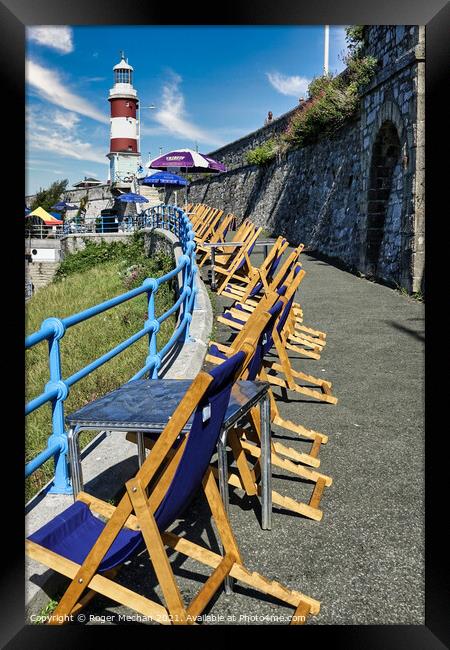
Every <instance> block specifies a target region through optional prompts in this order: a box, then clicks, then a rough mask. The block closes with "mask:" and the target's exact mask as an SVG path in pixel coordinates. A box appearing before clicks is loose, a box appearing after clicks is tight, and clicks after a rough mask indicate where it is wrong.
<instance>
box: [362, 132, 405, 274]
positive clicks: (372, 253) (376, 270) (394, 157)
mask: <svg viewBox="0 0 450 650" xmlns="http://www.w3.org/2000/svg"><path fill="white" fill-rule="evenodd" d="M402 176H403V170H402V146H401V142H400V137H399V134H398V131H397V128H396V126H395V124H394V123H393V122H392V121H391V120H385V121H384V122H383V123H382V124H381V126H380V128H379V130H378V132H377V134H376V137H375V140H374V143H373V147H372V156H371V161H370V170H369V183H368V197H367V198H368V201H367V228H366V242H365V261H366V269H367V273H369V274H370V275H373V276H374V277H379V278H383V279H388V280H396V279H397V278H399V276H400V273H401V247H402V246H401V231H402V228H401V222H402V205H403V178H402Z"/></svg>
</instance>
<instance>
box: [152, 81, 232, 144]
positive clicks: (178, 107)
mask: <svg viewBox="0 0 450 650" xmlns="http://www.w3.org/2000/svg"><path fill="white" fill-rule="evenodd" d="M181 81H182V79H181V77H180V75H178V74H176V73H173V74H172V78H171V79H170V80H169V81H167V82H166V83H165V84H164V86H163V90H162V96H161V106H160V107H158V108H157V110H156V111H155V112H154V114H153V119H154V120H155V121H156V122H158V124H160V125H161V126H162V127H163V132H166V133H172V134H173V135H177V136H181V137H183V138H186V139H188V140H190V141H191V142H194V141H198V142H204V143H206V144H212V145H222V144H223V140H221V139H219V138H218V137H217V135H215V134H213V133H210V132H208V131H206V130H204V129H201V128H200V127H198V126H196V125H195V124H193V123H192V122H190V121H189V120H188V119H187V114H186V110H185V102H184V96H183V94H182V93H181V91H180V88H179V86H180V83H181ZM142 133H143V134H146V135H153V134H156V131H155V130H154V129H152V128H150V129H148V128H144V129H142Z"/></svg>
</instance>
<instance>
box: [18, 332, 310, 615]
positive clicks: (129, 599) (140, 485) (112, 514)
mask: <svg viewBox="0 0 450 650" xmlns="http://www.w3.org/2000/svg"><path fill="white" fill-rule="evenodd" d="M253 351H254V350H253V347H252V346H251V345H248V346H247V348H246V350H243V351H241V352H239V353H237V354H235V355H233V356H232V357H231V358H230V359H228V360H227V361H226V362H225V363H224V364H223V365H221V366H219V367H218V368H215V369H214V370H213V371H211V372H210V373H205V372H201V373H199V374H198V375H197V377H196V379H195V380H194V382H193V383H192V385H191V387H190V388H189V390H188V391H187V393H186V395H185V397H184V398H183V400H182V402H181V403H180V404H179V406H178V408H177V409H176V411H175V412H174V414H173V416H172V418H171V420H170V421H169V423H168V424H167V426H166V428H165V429H164V431H163V433H162V434H161V435H160V437H159V438H158V440H157V441H156V443H155V445H154V447H153V450H152V452H151V453H150V454H149V456H148V457H147V458H146V460H145V462H144V463H143V465H142V466H141V468H140V469H139V471H138V472H137V474H136V475H135V476H134V478H132V479H131V480H129V481H127V483H126V484H125V487H126V492H125V494H124V496H123V497H122V499H121V500H120V502H119V504H118V505H117V506H116V507H114V506H112V505H110V504H109V503H107V502H105V501H102V500H100V499H96V498H95V497H91V496H90V495H88V494H86V493H80V494H79V495H78V496H77V500H76V501H75V503H74V504H73V505H72V506H70V507H69V508H67V509H66V510H65V511H64V512H63V513H61V514H60V515H57V516H56V517H55V518H54V519H53V520H52V521H50V522H48V523H47V524H45V525H44V526H43V527H42V528H41V529H39V530H38V531H36V532H35V533H33V534H32V535H30V536H29V538H28V540H27V544H26V550H27V553H28V555H29V556H30V557H32V558H33V559H36V560H38V561H40V562H42V563H44V564H45V565H46V566H48V567H50V568H53V569H55V570H56V571H58V572H59V573H62V574H63V575H66V576H68V577H69V578H71V582H70V584H69V586H68V588H67V590H66V591H65V593H64V595H63V597H62V598H61V600H60V602H59V604H58V606H57V608H56V610H55V611H54V612H53V614H52V615H51V616H50V618H49V623H50V624H61V623H63V622H65V621H67V620H70V615H72V614H73V613H74V612H76V611H78V610H79V608H80V607H81V606H82V605H83V604H84V603H83V598H84V597H83V593H84V592H85V591H86V590H88V594H87V597H89V595H90V594H92V593H101V594H103V595H104V596H107V597H109V598H112V599H113V600H114V601H116V602H118V603H120V604H123V605H125V606H128V607H131V608H132V609H134V610H135V611H137V612H139V613H140V614H143V615H144V616H147V617H149V618H151V619H153V620H155V621H157V622H159V623H163V624H171V623H173V624H190V623H194V622H195V621H196V618H197V617H198V616H200V614H201V613H202V611H203V610H204V608H205V607H206V605H207V604H208V602H209V601H210V599H211V598H212V596H213V595H214V593H215V592H216V591H217V590H218V589H219V587H220V585H221V584H222V582H223V581H224V579H225V578H226V577H227V576H228V575H231V576H233V577H234V578H236V579H237V580H238V581H241V582H243V583H245V584H247V585H250V586H251V587H254V588H256V589H259V590H260V591H262V592H264V593H266V594H269V595H271V596H273V597H275V598H278V599H279V600H281V601H282V602H284V603H287V604H289V605H291V606H293V607H294V608H295V612H294V616H293V619H292V622H293V623H303V622H304V618H305V617H306V616H307V615H308V614H309V613H311V614H314V613H317V612H318V611H319V608H320V604H319V603H318V601H316V600H314V599H312V598H309V597H307V596H305V595H303V594H301V593H300V592H296V591H292V590H289V589H286V588H285V587H284V586H282V585H281V584H279V583H277V582H270V581H269V580H267V579H266V578H264V577H263V576H261V575H259V574H257V573H250V572H249V571H247V569H246V568H245V567H244V565H243V561H242V557H241V555H240V552H239V548H238V546H237V543H236V540H235V538H234V535H233V532H232V530H231V527H230V524H229V521H228V519H227V516H226V513H225V510H224V506H223V503H222V501H221V499H220V495H219V491H218V488H217V485H216V482H215V479H214V476H213V473H212V471H211V468H210V466H209V462H210V460H211V456H212V454H213V452H214V450H215V447H216V444H217V440H218V436H219V434H220V430H221V426H222V422H223V418H224V415H225V412H226V408H227V405H228V401H229V398H230V393H231V388H232V385H233V383H234V381H235V379H236V377H237V376H238V375H239V374H240V373H241V372H242V370H243V369H244V368H245V367H246V366H247V365H248V363H249V361H250V359H251V356H252V354H253ZM192 414H194V417H193V423H192V427H191V429H190V431H189V433H187V434H186V435H185V436H183V437H182V440H181V442H180V438H179V436H180V433H181V431H182V429H183V427H184V426H185V424H186V422H187V421H188V420H189V418H190V417H191V415H192ZM177 440H178V444H175V443H176V441H177ZM149 485H150V486H151V487H150V488H149ZM201 487H203V491H204V493H205V496H206V498H207V501H208V504H209V506H210V509H211V513H212V517H213V519H214V522H215V524H216V527H217V530H218V532H219V535H220V538H221V541H222V544H223V548H224V555H223V556H222V555H220V554H218V553H214V552H212V551H211V550H209V549H207V548H204V547H202V546H200V545H198V544H196V543H193V542H191V541H189V540H188V539H187V538H186V537H179V536H177V535H175V534H173V533H172V532H167V530H166V529H167V528H168V527H169V526H170V525H171V524H172V523H173V522H174V521H175V520H176V519H178V518H179V517H180V516H181V515H182V514H183V513H184V512H185V511H186V510H187V509H188V506H189V504H190V502H191V500H192V498H193V497H194V496H195V495H196V493H197V492H198V490H199V489H200V488H201ZM148 491H150V493H149V494H148ZM94 512H96V513H98V514H100V515H102V516H103V517H105V518H106V520H107V521H106V523H105V522H103V521H101V520H100V519H98V517H96V515H95V514H94ZM165 546H169V547H171V548H173V549H175V550H176V551H177V552H180V553H183V554H185V555H187V556H189V557H192V558H195V559H196V560H198V561H200V562H202V563H203V564H206V565H208V566H210V567H212V568H213V569H214V570H213V573H212V574H211V576H210V577H209V578H208V580H207V581H206V583H205V584H204V585H203V587H202V588H201V589H200V591H199V593H198V594H197V596H196V597H195V598H194V599H193V600H192V602H191V603H190V604H189V605H188V606H186V605H185V604H184V602H183V598H182V596H181V593H180V590H179V588H178V585H177V581H176V579H175V575H174V573H173V570H172V566H171V564H170V562H169V559H168V557H167V553H166V550H165ZM144 547H146V549H147V551H148V554H149V558H150V561H151V563H152V565H153V568H154V571H155V574H156V578H157V580H158V582H159V585H160V587H161V590H162V593H163V597H164V601H165V605H162V604H160V603H158V602H156V601H153V600H151V599H149V598H146V597H144V596H141V595H139V594H138V593H136V592H134V591H132V590H130V589H127V588H125V587H123V586H122V585H120V584H118V583H117V582H116V581H113V580H112V579H111V573H112V572H114V571H116V570H117V569H118V567H120V566H121V565H122V564H123V563H124V562H126V561H127V560H129V559H130V558H131V557H132V556H133V555H134V554H135V553H136V552H137V551H138V550H139V549H141V548H144ZM89 590H90V591H89Z"/></svg>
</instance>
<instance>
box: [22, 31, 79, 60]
mask: <svg viewBox="0 0 450 650" xmlns="http://www.w3.org/2000/svg"><path fill="white" fill-rule="evenodd" d="M27 36H28V39H29V40H30V41H35V42H36V43H39V45H45V46H46V47H51V48H52V49H54V50H57V51H58V52H61V53H62V54H70V52H73V50H74V46H73V33H72V30H71V28H70V27H57V26H56V27H55V26H50V25H40V26H37V27H28V29H27Z"/></svg>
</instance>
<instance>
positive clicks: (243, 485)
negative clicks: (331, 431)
mask: <svg viewBox="0 0 450 650" xmlns="http://www.w3.org/2000/svg"><path fill="white" fill-rule="evenodd" d="M288 299H289V298H287V299H286V298H281V299H280V297H279V296H278V294H276V293H273V292H270V293H269V294H268V296H267V298H266V299H264V300H262V301H261V303H260V304H259V305H258V308H257V309H256V310H255V312H254V313H253V315H252V318H251V320H249V321H248V322H247V324H246V328H245V330H247V329H251V328H252V327H254V323H255V322H256V323H257V322H258V321H260V320H261V319H262V318H263V317H266V322H267V314H268V311H267V310H268V309H270V308H271V307H273V305H274V304H275V302H276V301H277V300H281V301H282V302H287V300H288ZM275 327H276V324H275ZM274 329H275V328H274ZM261 332H262V328H261V329H260V333H261ZM247 336H248V334H247V331H241V332H240V333H239V334H238V335H237V336H236V338H235V340H234V341H233V342H232V344H231V346H229V347H227V346H222V345H220V344H217V343H214V345H215V346H217V348H218V349H219V350H220V351H221V352H224V353H225V354H227V355H228V356H232V355H233V354H235V353H236V352H238V351H239V350H240V347H241V345H242V344H243V343H244V342H245V341H246V338H247ZM211 345H212V344H210V347H211ZM205 360H206V361H209V362H211V363H215V364H221V363H223V359H221V358H220V357H216V356H214V355H213V354H211V353H208V354H207V355H206V357H205ZM247 372H248V370H245V371H243V372H242V373H241V379H245V378H246V375H247ZM260 379H262V380H263V381H268V379H267V374H266V373H265V372H264V371H263V372H262V373H260ZM270 393H271V391H270ZM270 401H271V405H272V403H273V402H274V401H275V400H274V398H273V394H271V395H270ZM271 416H272V417H271V419H272V421H275V420H276V419H278V418H277V416H278V411H277V410H275V412H274V413H273V414H271ZM249 420H250V424H251V428H252V429H251V431H249V430H247V429H243V428H242V427H240V428H236V429H234V430H233V431H231V432H229V433H228V441H229V442H230V445H231V448H232V452H233V456H234V459H235V462H236V466H237V473H231V472H230V473H229V478H228V482H229V484H230V485H233V486H234V487H238V488H239V489H243V490H244V491H245V492H246V494H247V495H248V496H254V495H256V494H260V485H259V483H258V478H259V476H260V473H261V467H260V458H261V424H260V416H259V412H258V409H257V408H253V409H252V410H251V412H250V416H249ZM277 423H279V422H277ZM298 429H300V427H297V428H296V433H299V430H298ZM306 431H307V430H306ZM314 433H315V434H316V435H314V443H313V446H312V451H313V452H314V455H312V454H302V453H299V452H297V451H296V450H295V449H293V448H292V447H286V446H285V445H283V444H281V443H277V442H273V441H272V442H271V463H272V465H273V466H275V467H280V468H282V469H284V470H286V471H288V472H290V473H291V474H294V475H296V476H298V477H300V478H302V479H306V480H308V481H310V482H312V483H314V489H313V492H312V495H311V497H310V500H309V502H308V503H304V502H300V501H296V500H294V499H291V498H289V497H285V496H283V495H281V494H279V493H278V492H276V491H275V490H272V501H273V503H276V504H277V505H280V506H282V507H284V508H287V509H288V510H291V511H293V512H296V513H297V514H300V515H303V516H305V517H308V518H310V519H314V520H316V521H320V520H321V519H322V516H323V512H322V511H321V510H320V509H319V505H320V501H321V498H322V494H323V490H324V488H325V487H328V486H330V485H331V484H332V479H331V477H329V476H327V475H325V474H322V473H319V472H317V471H316V470H313V469H310V468H307V467H304V466H302V465H298V464H296V463H305V464H307V465H312V466H315V467H317V466H318V465H319V464H320V463H319V461H318V459H317V455H318V452H319V449H320V444H321V442H322V439H321V437H320V434H318V433H317V432H314ZM310 436H311V434H310ZM311 437H312V436H311ZM248 456H252V457H253V458H254V459H256V460H255V461H254V465H253V467H250V465H249V461H248ZM283 456H284V457H283ZM292 461H296V462H292Z"/></svg>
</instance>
